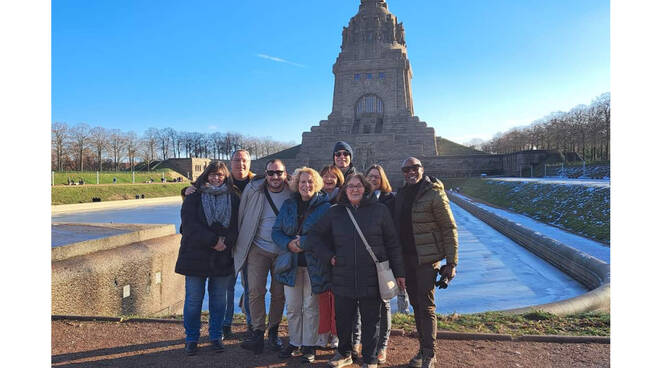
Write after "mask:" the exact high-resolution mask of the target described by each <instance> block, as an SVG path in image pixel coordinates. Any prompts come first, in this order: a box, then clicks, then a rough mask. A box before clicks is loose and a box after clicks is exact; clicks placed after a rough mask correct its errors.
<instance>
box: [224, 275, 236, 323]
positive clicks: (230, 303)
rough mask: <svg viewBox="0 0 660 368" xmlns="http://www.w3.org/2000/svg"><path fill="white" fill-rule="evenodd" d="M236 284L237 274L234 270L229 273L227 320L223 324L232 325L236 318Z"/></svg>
mask: <svg viewBox="0 0 660 368" xmlns="http://www.w3.org/2000/svg"><path fill="white" fill-rule="evenodd" d="M234 285H236V274H235V273H233V272H232V274H231V275H229V283H228V285H227V306H226V307H225V308H226V310H225V321H224V323H223V326H231V322H232V321H233V320H234Z"/></svg>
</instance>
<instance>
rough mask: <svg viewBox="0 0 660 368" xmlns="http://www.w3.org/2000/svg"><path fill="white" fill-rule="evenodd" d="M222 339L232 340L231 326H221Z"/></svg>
mask: <svg viewBox="0 0 660 368" xmlns="http://www.w3.org/2000/svg"><path fill="white" fill-rule="evenodd" d="M222 338H223V339H230V338H232V334H231V325H229V326H222Z"/></svg>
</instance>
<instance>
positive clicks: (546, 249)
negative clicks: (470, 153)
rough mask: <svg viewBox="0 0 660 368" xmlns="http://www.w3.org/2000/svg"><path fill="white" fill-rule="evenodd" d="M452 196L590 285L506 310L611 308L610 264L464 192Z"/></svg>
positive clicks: (564, 311)
mask: <svg viewBox="0 0 660 368" xmlns="http://www.w3.org/2000/svg"><path fill="white" fill-rule="evenodd" d="M447 195H448V196H449V199H450V200H451V201H452V202H454V203H455V204H457V205H459V206H460V207H462V208H463V209H465V210H466V211H468V212H469V213H471V214H472V215H474V216H475V217H477V218H478V219H480V220H481V221H483V222H485V223H486V224H488V225H489V226H491V227H493V228H494V229H495V230H497V231H499V232H501V233H502V234H504V235H506V236H507V237H509V238H510V239H512V240H513V241H515V242H516V243H518V244H520V245H522V246H523V247H525V248H526V249H528V250H529V251H531V252H532V253H534V254H536V255H537V256H538V257H540V258H542V259H544V260H545V261H547V262H549V263H550V264H552V265H553V266H555V267H557V268H558V269H559V270H561V271H562V272H564V273H565V274H567V275H569V276H570V277H572V278H573V279H575V280H576V281H578V282H580V283H581V284H583V285H584V286H586V287H587V288H588V289H589V290H590V291H589V292H587V293H585V294H583V295H580V296H577V297H574V298H570V299H566V300H562V301H558V302H554V303H547V304H540V305H533V306H529V307H523V308H516V309H507V310H504V311H501V312H505V313H526V312H530V311H534V310H542V311H545V312H549V313H553V314H556V315H567V314H574V313H580V312H586V311H595V310H602V311H609V309H610V265H609V264H607V263H605V262H603V261H601V260H599V259H597V258H595V257H592V256H590V255H588V254H586V253H584V252H581V251H579V250H577V249H575V248H572V247H571V246H570V245H569V244H563V243H560V242H558V241H556V240H554V239H551V238H549V237H547V236H545V235H543V234H540V233H538V232H535V231H533V230H530V229H528V228H525V227H523V226H521V225H520V224H517V223H515V222H513V221H510V220H508V219H506V218H503V217H500V216H497V215H496V214H494V213H492V212H489V211H487V210H485V209H483V208H481V207H479V206H477V205H475V204H473V203H471V202H470V201H467V200H465V199H463V198H461V197H460V196H457V195H454V194H453V193H452V192H451V191H447Z"/></svg>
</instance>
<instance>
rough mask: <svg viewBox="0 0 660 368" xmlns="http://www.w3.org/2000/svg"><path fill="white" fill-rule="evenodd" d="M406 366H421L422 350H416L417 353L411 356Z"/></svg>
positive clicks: (419, 367)
mask: <svg viewBox="0 0 660 368" xmlns="http://www.w3.org/2000/svg"><path fill="white" fill-rule="evenodd" d="M408 367H410V368H422V351H421V350H420V351H418V352H417V355H415V356H414V357H412V359H410V361H409V362H408Z"/></svg>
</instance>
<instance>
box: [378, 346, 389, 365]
mask: <svg viewBox="0 0 660 368" xmlns="http://www.w3.org/2000/svg"><path fill="white" fill-rule="evenodd" d="M386 361H387V348H382V349H378V364H385V362H386Z"/></svg>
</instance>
